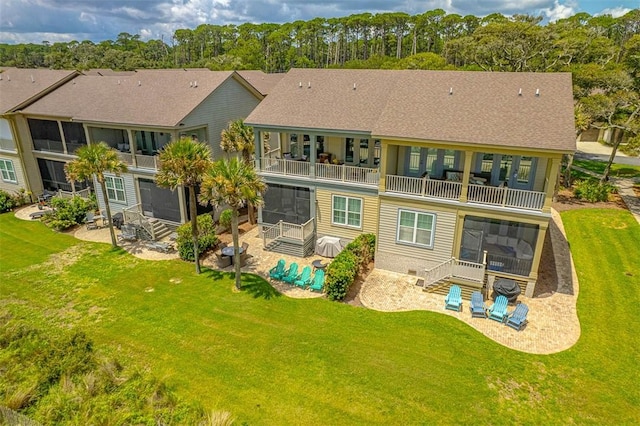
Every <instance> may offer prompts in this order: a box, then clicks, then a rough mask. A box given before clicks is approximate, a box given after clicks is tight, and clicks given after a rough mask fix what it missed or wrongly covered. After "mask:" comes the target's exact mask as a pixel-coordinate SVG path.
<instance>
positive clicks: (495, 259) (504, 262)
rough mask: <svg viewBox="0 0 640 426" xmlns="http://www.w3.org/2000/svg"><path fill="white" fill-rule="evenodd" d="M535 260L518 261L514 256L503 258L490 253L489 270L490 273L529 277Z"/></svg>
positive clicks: (488, 257)
mask: <svg viewBox="0 0 640 426" xmlns="http://www.w3.org/2000/svg"><path fill="white" fill-rule="evenodd" d="M532 263H533V260H529V259H518V258H515V257H512V256H503V255H500V254H493V253H490V254H489V255H488V256H487V269H488V270H489V271H496V272H506V273H509V274H514V275H522V276H525V277H527V276H529V273H530V272H531V265H532Z"/></svg>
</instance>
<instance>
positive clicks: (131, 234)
mask: <svg viewBox="0 0 640 426" xmlns="http://www.w3.org/2000/svg"><path fill="white" fill-rule="evenodd" d="M118 239H119V240H122V241H136V240H137V239H138V233H137V232H136V228H134V227H133V226H131V225H126V224H125V225H122V229H121V230H120V234H119V235H118Z"/></svg>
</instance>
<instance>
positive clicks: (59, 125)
mask: <svg viewBox="0 0 640 426" xmlns="http://www.w3.org/2000/svg"><path fill="white" fill-rule="evenodd" d="M56 123H57V124H58V131H59V132H60V140H62V152H64V153H65V154H69V151H68V150H67V138H66V137H65V135H64V129H63V128H62V122H61V121H60V120H57V121H56Z"/></svg>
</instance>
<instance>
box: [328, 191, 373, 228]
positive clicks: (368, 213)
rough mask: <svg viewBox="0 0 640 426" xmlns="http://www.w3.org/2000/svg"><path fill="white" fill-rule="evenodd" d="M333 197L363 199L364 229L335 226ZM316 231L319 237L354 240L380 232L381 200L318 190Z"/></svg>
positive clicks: (354, 194) (361, 195)
mask: <svg viewBox="0 0 640 426" xmlns="http://www.w3.org/2000/svg"><path fill="white" fill-rule="evenodd" d="M333 195H343V196H346V197H354V198H361V199H362V227H361V228H359V229H356V228H352V227H349V226H342V225H334V224H332V223H331V221H332V199H333ZM316 200H317V207H316V230H317V233H318V235H331V236H335V237H340V238H345V239H349V240H353V239H354V238H356V237H357V236H358V235H360V234H366V233H372V234H375V233H377V231H378V208H379V198H378V197H377V196H375V195H365V194H362V193H357V192H349V191H344V190H332V189H326V188H322V189H320V188H318V189H317V191H316Z"/></svg>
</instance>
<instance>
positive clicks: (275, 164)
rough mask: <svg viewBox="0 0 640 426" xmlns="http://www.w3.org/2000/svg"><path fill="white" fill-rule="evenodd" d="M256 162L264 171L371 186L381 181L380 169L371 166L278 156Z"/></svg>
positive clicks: (261, 170)
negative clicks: (316, 161)
mask: <svg viewBox="0 0 640 426" xmlns="http://www.w3.org/2000/svg"><path fill="white" fill-rule="evenodd" d="M256 163H257V164H256V165H257V167H258V170H259V171H260V172H263V173H270V174H277V175H286V176H293V177H306V178H311V179H318V180H330V181H336V182H346V183H353V184H361V185H370V186H378V182H379V181H380V172H379V171H378V169H374V168H369V167H357V166H347V165H344V164H342V165H338V164H326V163H310V162H307V161H298V160H285V159H276V158H261V159H260V160H259V161H257V162H256ZM312 172H313V174H312Z"/></svg>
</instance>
